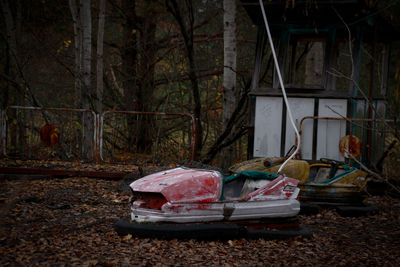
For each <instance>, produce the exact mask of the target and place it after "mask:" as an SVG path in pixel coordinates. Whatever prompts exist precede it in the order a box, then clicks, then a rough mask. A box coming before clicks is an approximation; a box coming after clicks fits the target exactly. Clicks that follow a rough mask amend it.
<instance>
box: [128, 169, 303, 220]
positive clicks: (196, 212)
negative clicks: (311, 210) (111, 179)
mask: <svg viewBox="0 0 400 267" xmlns="http://www.w3.org/2000/svg"><path fill="white" fill-rule="evenodd" d="M297 184H298V181H297V180H295V179H292V178H288V177H283V176H281V175H279V176H278V175H272V174H265V173H262V172H242V173H238V174H235V175H232V176H229V177H226V178H224V177H223V176H222V174H221V173H219V172H217V171H213V170H200V169H189V168H181V167H179V168H175V169H170V170H167V171H162V172H158V173H155V174H151V175H148V176H145V177H143V178H141V179H139V180H136V181H134V182H133V183H132V184H131V185H130V188H131V190H132V198H131V219H132V220H133V221H136V222H174V223H192V222H193V223H195V222H212V221H237V220H254V219H263V218H287V217H294V216H296V215H297V214H298V212H299V211H300V203H299V201H298V200H297V199H296V198H297V196H298V194H299V189H298V188H297Z"/></svg>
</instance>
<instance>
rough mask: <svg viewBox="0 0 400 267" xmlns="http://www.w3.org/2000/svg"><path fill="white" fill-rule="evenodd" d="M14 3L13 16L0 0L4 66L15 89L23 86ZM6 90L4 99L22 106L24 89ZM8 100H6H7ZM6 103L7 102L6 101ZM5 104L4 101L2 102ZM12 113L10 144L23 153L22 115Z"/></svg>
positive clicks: (17, 17)
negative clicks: (6, 53)
mask: <svg viewBox="0 0 400 267" xmlns="http://www.w3.org/2000/svg"><path fill="white" fill-rule="evenodd" d="M15 4H16V8H15V9H16V10H15V11H16V15H15V16H14V15H13V13H12V9H11V7H10V5H9V1H8V0H1V1H0V6H1V9H2V12H3V17H4V20H5V25H6V33H7V37H6V42H7V52H8V55H7V61H8V62H7V63H6V64H8V66H7V68H6V71H7V72H8V73H7V76H8V77H14V78H15V82H16V84H17V85H18V86H17V87H16V89H19V88H24V89H25V86H21V84H22V79H21V76H22V69H21V68H20V65H19V55H18V54H19V53H18V41H17V39H18V38H17V36H18V33H19V32H20V27H21V13H20V12H21V10H20V9H21V5H20V3H19V1H17V2H15ZM5 91H7V92H5V93H3V95H4V97H5V99H8V97H9V96H11V97H14V99H15V100H14V101H15V102H14V104H15V105H20V106H23V105H24V103H25V98H24V93H25V92H24V90H18V91H19V92H18V91H17V90H11V87H7V88H6V90H5ZM7 101H8V100H7ZM7 104H8V103H7ZM4 105H6V103H4ZM11 112H12V113H13V114H12V115H11V116H12V117H14V118H16V119H17V121H18V124H17V125H11V128H10V131H11V133H12V134H11V146H12V147H14V148H16V152H17V153H21V154H22V153H23V151H24V149H25V148H26V139H25V137H26V129H25V126H24V124H25V122H24V120H25V119H26V118H24V117H23V116H22V117H20V118H18V116H19V114H18V113H16V112H14V111H11Z"/></svg>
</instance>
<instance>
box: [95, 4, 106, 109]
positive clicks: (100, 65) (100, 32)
mask: <svg viewBox="0 0 400 267" xmlns="http://www.w3.org/2000/svg"><path fill="white" fill-rule="evenodd" d="M105 10H106V0H100V4H99V26H98V29H97V50H96V53H97V70H96V73H97V74H96V79H97V84H96V85H97V86H96V112H97V113H99V114H101V113H102V111H103V87H104V83H103V74H104V62H103V47H104V45H103V41H104V23H105V16H104V13H105Z"/></svg>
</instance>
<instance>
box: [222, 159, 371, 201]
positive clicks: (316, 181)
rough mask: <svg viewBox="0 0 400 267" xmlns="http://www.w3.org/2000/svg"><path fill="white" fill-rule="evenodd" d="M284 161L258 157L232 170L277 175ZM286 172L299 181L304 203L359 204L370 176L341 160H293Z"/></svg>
mask: <svg viewBox="0 0 400 267" xmlns="http://www.w3.org/2000/svg"><path fill="white" fill-rule="evenodd" d="M282 162H283V159H282V158H272V157H271V158H258V159H253V160H249V161H245V162H242V163H240V164H237V165H234V166H232V167H231V168H230V170H231V171H232V172H234V173H235V172H241V171H244V170H258V171H264V172H269V173H270V172H272V173H273V172H276V171H277V170H278V169H279V168H280V166H281V163H282ZM282 173H284V174H286V175H287V176H290V177H293V178H295V179H297V180H298V181H299V188H300V196H299V199H300V200H301V201H309V202H325V203H343V204H357V203H362V202H363V200H364V199H365V188H366V186H367V182H368V179H367V173H366V172H364V171H361V170H360V169H357V168H355V167H352V166H350V165H347V164H345V163H343V162H340V161H336V160H332V159H321V160H320V162H317V163H311V164H310V163H308V162H307V161H304V160H290V161H289V162H288V164H287V165H286V166H285V167H284V168H283V169H282Z"/></svg>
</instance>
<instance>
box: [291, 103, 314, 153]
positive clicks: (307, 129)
mask: <svg viewBox="0 0 400 267" xmlns="http://www.w3.org/2000/svg"><path fill="white" fill-rule="evenodd" d="M288 100H289V105H290V109H291V110H292V116H293V120H294V121H295V124H296V127H297V129H298V130H299V127H300V121H301V119H302V118H304V117H306V116H314V98H288ZM312 139H313V120H311V119H308V120H304V122H303V126H302V134H301V144H300V146H301V158H302V159H312V144H313V142H312V141H313V140H312ZM295 140H296V137H295V132H294V130H293V126H292V124H291V123H290V120H289V115H288V114H286V136H285V153H287V152H288V151H289V149H290V148H291V147H292V146H293V145H295Z"/></svg>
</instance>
